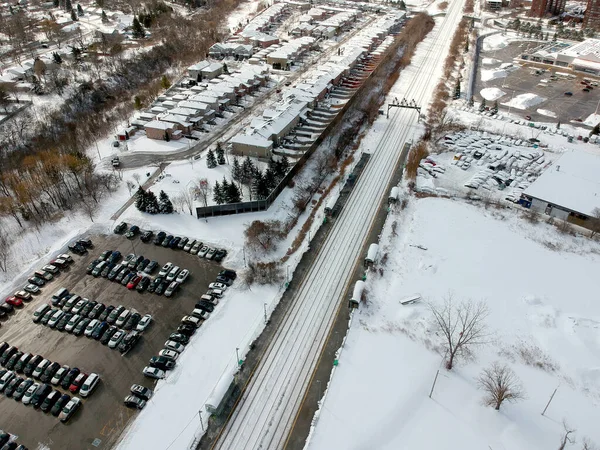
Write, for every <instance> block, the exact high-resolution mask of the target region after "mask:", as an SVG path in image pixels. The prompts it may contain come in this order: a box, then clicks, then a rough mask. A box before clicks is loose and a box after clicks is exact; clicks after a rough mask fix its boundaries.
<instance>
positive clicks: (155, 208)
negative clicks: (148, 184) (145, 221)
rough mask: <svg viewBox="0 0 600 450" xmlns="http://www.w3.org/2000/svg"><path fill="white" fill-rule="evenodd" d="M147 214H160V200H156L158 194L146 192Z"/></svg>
mask: <svg viewBox="0 0 600 450" xmlns="http://www.w3.org/2000/svg"><path fill="white" fill-rule="evenodd" d="M169 201H170V200H169ZM146 212H147V213H149V214H158V213H159V212H160V205H159V204H158V199H157V198H156V194H155V193H154V192H152V191H147V192H146Z"/></svg>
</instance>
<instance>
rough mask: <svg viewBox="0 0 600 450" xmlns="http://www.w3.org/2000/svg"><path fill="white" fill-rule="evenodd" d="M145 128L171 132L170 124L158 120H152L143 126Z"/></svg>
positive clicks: (171, 126)
mask: <svg viewBox="0 0 600 450" xmlns="http://www.w3.org/2000/svg"><path fill="white" fill-rule="evenodd" d="M144 126H145V127H146V128H154V129H156V130H171V129H172V128H173V124H172V123H168V122H162V121H160V120H153V121H151V122H148V123H147V124H145V125H144Z"/></svg>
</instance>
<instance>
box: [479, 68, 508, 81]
mask: <svg viewBox="0 0 600 450" xmlns="http://www.w3.org/2000/svg"><path fill="white" fill-rule="evenodd" d="M507 76H508V72H507V71H506V70H502V69H482V70H481V81H491V80H496V79H498V78H505V77H507Z"/></svg>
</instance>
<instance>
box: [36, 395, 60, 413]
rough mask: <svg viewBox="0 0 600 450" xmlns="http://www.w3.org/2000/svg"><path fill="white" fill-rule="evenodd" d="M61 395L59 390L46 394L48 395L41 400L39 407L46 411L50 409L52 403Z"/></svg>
mask: <svg viewBox="0 0 600 450" xmlns="http://www.w3.org/2000/svg"><path fill="white" fill-rule="evenodd" d="M60 397H61V395H60V392H58V391H52V392H50V393H49V394H48V396H47V397H46V399H45V400H44V401H43V402H42V406H41V407H40V409H41V410H42V411H44V412H48V411H50V409H52V407H53V406H54V404H55V403H56V402H57V401H58V399H59V398H60Z"/></svg>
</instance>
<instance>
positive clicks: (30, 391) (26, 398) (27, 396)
mask: <svg viewBox="0 0 600 450" xmlns="http://www.w3.org/2000/svg"><path fill="white" fill-rule="evenodd" d="M39 387H40V383H33V384H32V385H31V386H29V388H27V390H26V391H25V393H24V394H23V395H22V398H21V403H23V404H24V405H29V404H30V403H31V399H32V398H33V395H34V394H35V393H36V392H37V390H38V388H39Z"/></svg>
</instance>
